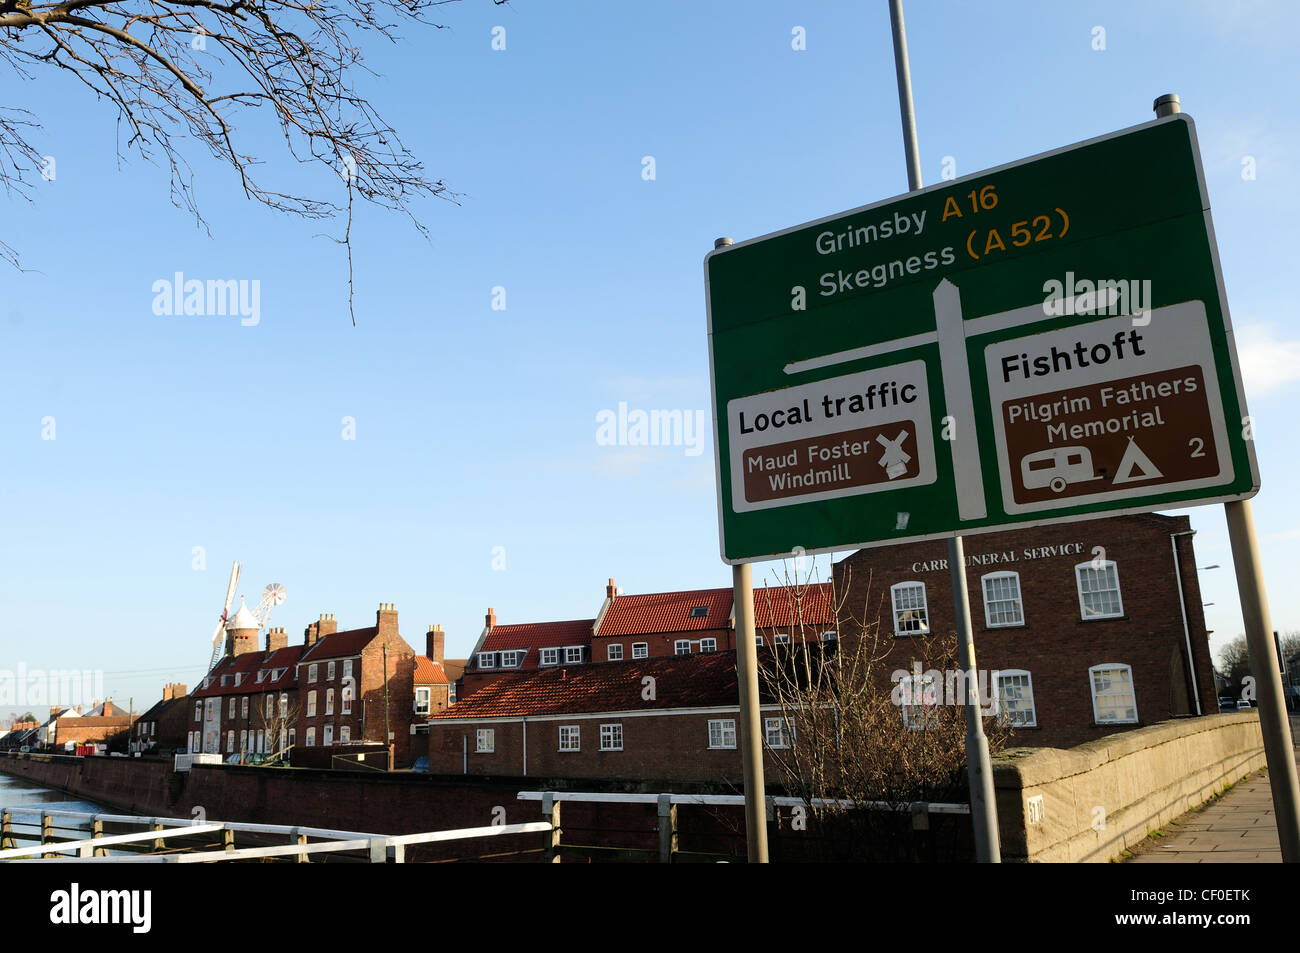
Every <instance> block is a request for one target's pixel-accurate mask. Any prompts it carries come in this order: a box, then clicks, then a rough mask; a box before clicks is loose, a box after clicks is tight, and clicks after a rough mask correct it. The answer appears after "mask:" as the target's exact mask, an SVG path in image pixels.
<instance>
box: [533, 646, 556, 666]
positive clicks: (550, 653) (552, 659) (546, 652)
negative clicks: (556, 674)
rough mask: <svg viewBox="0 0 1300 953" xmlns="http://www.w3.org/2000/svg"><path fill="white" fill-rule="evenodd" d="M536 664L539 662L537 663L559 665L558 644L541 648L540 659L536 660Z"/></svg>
mask: <svg viewBox="0 0 1300 953" xmlns="http://www.w3.org/2000/svg"><path fill="white" fill-rule="evenodd" d="M538 664H539V665H559V664H560V648H559V646H555V647H553V648H549V649H542V651H541V661H540V662H538Z"/></svg>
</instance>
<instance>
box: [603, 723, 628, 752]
mask: <svg viewBox="0 0 1300 953" xmlns="http://www.w3.org/2000/svg"><path fill="white" fill-rule="evenodd" d="M600 750H601V751H622V750H623V723H622V722H621V721H615V722H610V723H609V724H604V725H601V726H600Z"/></svg>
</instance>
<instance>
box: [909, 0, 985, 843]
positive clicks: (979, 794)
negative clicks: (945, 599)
mask: <svg viewBox="0 0 1300 953" xmlns="http://www.w3.org/2000/svg"><path fill="white" fill-rule="evenodd" d="M889 22H890V27H891V29H892V30H893V34H894V67H895V70H896V71H897V74H898V107H899V112H900V114H901V116H902V120H903V152H904V154H905V156H906V158H907V187H908V189H909V190H911V191H913V192H915V191H917V190H918V189H920V188H921V159H920V156H919V155H918V152H919V150H918V149H917V143H916V113H915V111H914V109H913V106H912V74H911V69H910V67H909V65H908V61H907V31H906V29H905V28H904V26H903V0H889ZM956 319H957V322H958V323H959V324H960V321H961V312H960V311H957V312H956ZM958 331H959V332H960V329H958ZM948 340H955V341H956V342H957V343H958V345H959V347H960V348H961V349H964V338H963V337H960V336H957V335H952V334H949V335H948ZM944 343H945V342H944V338H943V336H942V334H941V336H940V339H939V346H940V348H941V349H942V348H943V346H944ZM951 363H952V365H953V366H957V367H961V368H964V367H965V361H964V355H962V354H961V353H960V350H959V351H958V353H957V354H956V355H954V360H953V361H952V362H951ZM948 364H949V362H948V361H945V366H948ZM966 390H967V392H969V383H967V386H966ZM955 411H956V408H954V407H952V406H951V405H950V406H949V407H948V413H949V415H952V416H954V420H953V423H954V425H955V429H956V432H957V433H958V434H965V433H969V434H970V435H971V438H973V435H974V433H975V420H974V414H973V413H971V414H968V415H964V416H965V419H962V418H961V417H958V416H956V414H955ZM974 476H975V478H976V479H978V478H979V473H978V466H977V467H976V471H975V475H974ZM948 582H949V585H951V586H952V610H953V620H954V621H955V622H956V624H957V638H958V640H959V641H960V655H961V661H962V663H963V664H964V665H965V666H966V704H965V709H966V775H967V778H968V780H969V783H970V813H971V821H972V822H973V824H974V826H975V859H976V860H977V861H978V862H979V863H982V864H989V863H991V864H997V863H1001V862H1002V846H1001V839H1000V838H999V837H998V809H997V801H996V800H995V795H994V792H993V764H992V761H991V759H990V757H989V742H988V738H986V737H985V736H984V722H983V719H982V718H981V717H980V699H979V687H978V686H979V681H978V678H977V675H978V673H977V672H976V668H975V637H974V635H973V633H972V631H971V620H970V593H969V592H968V591H967V589H966V552H965V547H964V546H963V544H962V540H961V536H959V535H956V534H954V535H952V536H950V537H949V538H948Z"/></svg>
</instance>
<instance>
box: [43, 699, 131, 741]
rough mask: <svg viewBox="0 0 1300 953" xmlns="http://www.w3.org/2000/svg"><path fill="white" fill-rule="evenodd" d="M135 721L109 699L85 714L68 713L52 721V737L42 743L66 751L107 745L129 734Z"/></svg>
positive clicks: (64, 712)
mask: <svg viewBox="0 0 1300 953" xmlns="http://www.w3.org/2000/svg"><path fill="white" fill-rule="evenodd" d="M51 713H53V710H52V711H51ZM132 721H134V719H133V718H132V717H131V714H130V712H128V711H126V710H125V709H124V708H122V707H120V706H119V705H115V704H113V700H112V699H111V698H108V699H105V700H104V701H103V702H96V703H95V707H94V708H92V709H90V710H89V711H87V712H85V713H84V714H82V713H79V712H77V711H74V710H66V709H65V710H64V711H63V712H62V713H61V714H59V715H58V716H56V717H54V718H53V721H52V724H51V726H50V727H51V728H52V729H53V731H52V735H53V737H49V736H48V735H47V737H46V738H45V739H43V740H44V743H45V744H46V745H47V746H48V747H53V748H55V749H62V750H65V751H70V750H72V749H73V748H75V747H76V746H77V745H80V744H107V743H108V741H109V739H111V738H115V737H116V736H118V735H120V734H123V733H124V732H127V731H129V730H130V729H131V723H132Z"/></svg>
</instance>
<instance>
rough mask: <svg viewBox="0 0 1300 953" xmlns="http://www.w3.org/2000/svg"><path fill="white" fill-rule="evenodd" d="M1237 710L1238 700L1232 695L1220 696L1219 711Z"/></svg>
mask: <svg viewBox="0 0 1300 953" xmlns="http://www.w3.org/2000/svg"><path fill="white" fill-rule="evenodd" d="M1236 710H1237V700H1236V699H1235V698H1233V697H1232V696H1231V695H1221V696H1219V711H1220V712H1225V711H1226V712H1233V711H1236Z"/></svg>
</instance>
